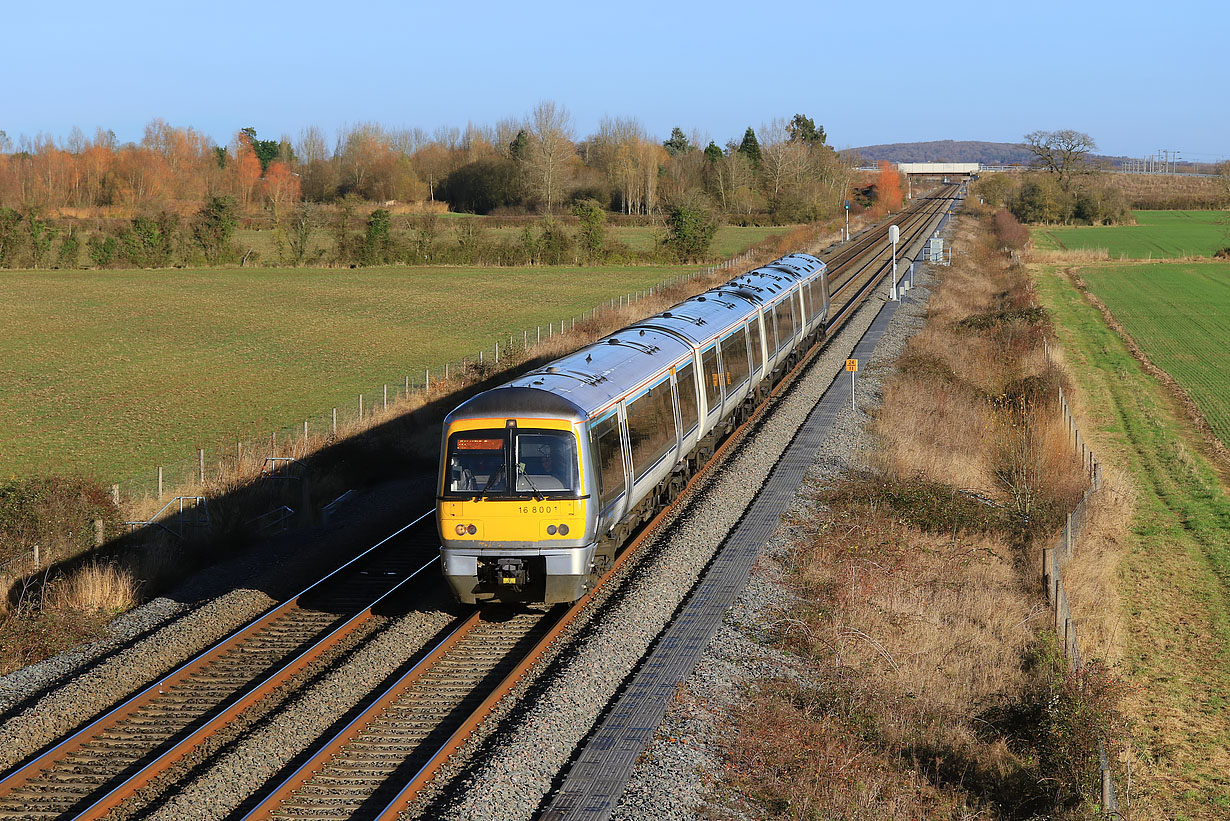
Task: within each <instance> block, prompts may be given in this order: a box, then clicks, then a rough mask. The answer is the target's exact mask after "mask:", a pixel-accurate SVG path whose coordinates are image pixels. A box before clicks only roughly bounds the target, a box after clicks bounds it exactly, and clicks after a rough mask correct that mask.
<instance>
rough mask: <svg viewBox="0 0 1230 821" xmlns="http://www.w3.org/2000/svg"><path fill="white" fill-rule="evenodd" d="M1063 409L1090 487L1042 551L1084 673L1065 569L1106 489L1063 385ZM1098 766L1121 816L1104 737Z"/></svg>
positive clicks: (1063, 630)
mask: <svg viewBox="0 0 1230 821" xmlns="http://www.w3.org/2000/svg"><path fill="white" fill-rule="evenodd" d="M1046 352H1047V355H1048V357H1049V355H1050V346H1049V345H1047V346H1046ZM1059 411H1060V413H1061V414H1062V416H1063V420H1064V424H1065V425H1066V426H1067V431H1068V441H1069V443H1070V444H1071V446H1072V449H1073V451H1074V453H1076V454H1077V455H1078V456H1079V457H1080V460H1081V466H1082V468H1083V469H1084V471H1085V473H1086V476H1087V478H1088V486H1087V487H1086V488H1085V492H1084V494H1083V495H1082V496H1081V499H1080V501H1079V502H1078V503H1077V504H1076V507H1075V508H1074V509H1073V511H1072V512H1071V513H1069V514H1068V516H1067V518H1066V520H1065V521H1064V525H1063V529H1062V530H1061V531H1060V532H1059V535H1058V536H1057V537H1056V540H1055V542H1054V544H1053V546H1052V547H1047V548H1043V550H1042V583H1043V585H1044V586H1045V587H1046V598H1047V602H1048V603H1049V604H1050V605H1051V608H1052V612H1053V614H1054V618H1055V634H1056V636H1057V637H1058V639H1059V642H1060V644H1061V645H1062V647H1063V653H1064V655H1065V656H1066V657H1067V659H1068V668H1069V669H1070V670H1071V671H1072V672H1074V673H1083V672H1084V671H1085V664H1086V662H1085V657H1084V656H1083V655H1082V653H1081V648H1080V641H1079V639H1078V637H1077V621H1076V619H1074V618H1073V617H1072V610H1071V607H1070V606H1069V603H1068V596H1067V592H1066V591H1065V590H1064V585H1063V572H1062V571H1063V566H1064V565H1065V564H1067V562H1068V561H1069V560H1070V559H1071V558H1072V555H1073V553H1074V552H1075V551H1076V550H1077V548H1078V543H1079V541H1080V536H1081V531H1082V530H1083V529H1084V527H1085V525H1086V524H1087V523H1088V520H1089V507H1090V504H1091V500H1092V498H1093V496H1094V494H1096V493H1097V492H1098V491H1100V490H1101V489H1102V465H1101V463H1100V462H1098V460H1097V457H1095V456H1094V453H1093V449H1092V448H1090V447H1089V446H1088V445H1087V444H1086V442H1085V439H1084V437H1083V436H1082V435H1081V432H1080V428H1078V427H1077V425H1076V418H1075V417H1074V416H1073V415H1072V410H1071V408H1069V407H1068V400H1067V397H1066V396H1064V393H1063V388H1062V387H1061V388H1060V389H1059ZM1098 768H1099V770H1100V773H1101V804H1102V812H1103V813H1104V814H1105V815H1106V816H1108V817H1115V818H1117V817H1119V814H1120V810H1119V797H1118V795H1117V793H1116V791H1115V783H1114V778H1113V776H1112V773H1111V768H1110V761H1109V760H1108V759H1107V756H1106V743H1105V741H1104V739H1101V738H1099V739H1098Z"/></svg>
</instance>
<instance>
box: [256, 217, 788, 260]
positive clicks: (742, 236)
mask: <svg viewBox="0 0 1230 821" xmlns="http://www.w3.org/2000/svg"><path fill="white" fill-rule="evenodd" d="M440 216H441V217H444V216H449V217H455V218H454V219H449V220H447V221H443V222H441V224H440V237H439V240H438V241H439V242H447V241H448V240H449V238H450V236H451V232H452V230H453V226H456V225H458V224H459V223H460V222H461V221H462V220H466V219H476V220H479V221H480V224H481V221H482V219H483V218H482V217H474V216H472V215H469V214H456V215H453V214H448V215H445V214H441V215H440ZM394 227H395V228H398V227H400V225H399V223H398V221H397V219H396V218H395V219H394ZM793 227H796V226H790V225H774V226H765V227H762V226H750V227H743V226H738V225H723V226H722V227H720V228H718V230H717V234H716V235H715V236H714V238H713V247H712V255H713V256H714V257H715V258H718V259H727V258H729V257H732V256H735V255H736V254H738V253H740V252H741V251H744V250H746V249H748V248H750V247H751V246H753V245H756V244H757V243H759V242H761V241H763V240H764V239H765V238H766V237H768V236H770V235H772V234H781V233H785V232H786V231H789V230H790V229H791V228H793ZM535 230H536V231H538V230H540V229H539V227H538V226H535ZM521 231H522V229H521V228H517V227H510V226H505V227H500V228H484V233H485V235H486V236H487V238H488V239H490V240H503V241H506V242H507V241H515V240H516V239H517V238H518V237H520V236H521ZM661 234H662V229H661V228H654V227H650V226H626V227H625V226H608V227H607V229H606V236H607V239H608V240H610V241H612V242H618V243H622V244H623V245H626V246H628V248H630V249H631V250H633V251H637V252H645V251H651V250H653V248H654V246H655V245H656V244H657V243H658V240H659V237H660V236H661ZM235 244H236V245H237V246H239V247H240V248H242V249H244V250H247V249H249V248H251V249H254V250H255V251H257V252H258V253H259V254H260V259H261V261H262V263H264V264H269V263H271V262H273V261H274V260H276V259H277V249H276V244H275V234H274V232H273V231H257V230H253V229H243V230H239V231H236V232H235ZM332 247H333V239H332V238H331V237H330V236H329V232H328V231H327V230H326V229H321V230H318V231H317V232H316V233H315V235H314V236H313V239H312V244H311V253H316V252H317V251H323V252H324V253H325V254H326V257H325V258H326V260H327V259H328V253H329V249H331V248H332Z"/></svg>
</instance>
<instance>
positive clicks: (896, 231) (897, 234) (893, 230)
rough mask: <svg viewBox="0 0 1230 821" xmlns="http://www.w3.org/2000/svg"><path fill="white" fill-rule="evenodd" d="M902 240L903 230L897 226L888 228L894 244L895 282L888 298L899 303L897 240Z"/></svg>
mask: <svg viewBox="0 0 1230 821" xmlns="http://www.w3.org/2000/svg"><path fill="white" fill-rule="evenodd" d="M899 239H901V229H900V228H898V227H897V226H895V225H890V226H888V240H889V242H891V243H892V244H893V281H892V285H891V287H890V288H889V289H888V297H889V299H891V300H892V301H893V302H896V301H897V240H899Z"/></svg>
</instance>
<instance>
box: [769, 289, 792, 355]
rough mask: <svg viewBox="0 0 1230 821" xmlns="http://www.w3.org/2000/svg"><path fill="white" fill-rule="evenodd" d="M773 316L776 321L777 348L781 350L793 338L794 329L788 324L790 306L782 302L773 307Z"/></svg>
mask: <svg viewBox="0 0 1230 821" xmlns="http://www.w3.org/2000/svg"><path fill="white" fill-rule="evenodd" d="M773 315H774V317H775V318H776V320H777V347H778V348H783V347H785V346H786V345H787V344H788V343H789V342H790V338H791V337H792V336H794V328H793V327H792V325H791V322H790V306H789V305H787V304H786V302H785V301H784V300H783V301H782V302H779V303H777V304H776V305H774V306H773Z"/></svg>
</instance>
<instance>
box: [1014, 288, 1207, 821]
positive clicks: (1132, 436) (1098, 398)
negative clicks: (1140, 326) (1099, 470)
mask: <svg viewBox="0 0 1230 821" xmlns="http://www.w3.org/2000/svg"><path fill="white" fill-rule="evenodd" d="M1035 281H1036V282H1037V287H1038V293H1039V297H1040V298H1041V300H1042V302H1043V303H1044V304H1045V305H1046V307H1047V309H1048V310H1049V311H1050V312H1051V313H1052V315H1053V316H1054V317H1055V324H1056V326H1057V328H1058V334H1059V339H1060V341H1061V342H1062V344H1063V345H1064V347H1065V349H1066V352H1067V353H1066V356H1067V361H1068V366H1069V368H1070V369H1071V371H1072V373H1073V375H1074V378H1075V380H1076V381H1077V383H1078V384H1079V385H1080V389H1081V390H1080V404H1081V406H1082V415H1083V417H1084V418H1085V419H1086V420H1087V422H1086V423H1085V424H1083V425H1082V429H1083V430H1084V431H1085V432H1086V433H1087V435H1088V438H1089V440H1090V442H1091V443H1092V446H1093V447H1094V449H1095V450H1096V451H1097V452H1098V454H1099V458H1100V459H1101V460H1102V461H1103V463H1104V464H1108V465H1114V466H1118V468H1119V469H1120V470H1121V471H1122V474H1123V475H1122V481H1123V482H1124V483H1125V485H1126V486H1127V487H1128V488H1129V489H1130V492H1131V494H1132V496H1133V497H1134V499H1135V505H1134V511H1133V512H1132V513H1131V518H1130V524H1129V525H1128V529H1127V532H1126V542H1125V545H1124V558H1123V562H1122V565H1121V569H1120V572H1119V574H1118V579H1117V582H1118V587H1119V590H1120V597H1121V599H1122V605H1121V612H1120V617H1121V622H1120V628H1119V630H1120V634H1121V635H1120V636H1119V638H1118V641H1119V642H1120V643H1121V644H1122V660H1123V661H1122V664H1123V666H1124V671H1125V673H1126V674H1127V675H1128V677H1129V680H1130V682H1131V685H1132V689H1131V693H1130V695H1129V697H1128V699H1127V701H1126V706H1127V710H1128V712H1129V714H1130V715H1131V716H1132V717H1133V718H1134V719H1135V721H1134V726H1135V730H1134V737H1133V741H1134V749H1135V756H1134V760H1135V761H1136V762H1137V767H1136V772H1135V773H1134V775H1133V779H1132V785H1133V792H1134V794H1135V795H1137V796H1139V798H1140V803H1139V804H1138V808H1139V813H1140V815H1141V817H1159V818H1208V819H1213V818H1225V817H1226V814H1227V812H1228V811H1230V776H1228V775H1227V774H1228V773H1230V705H1227V694H1228V693H1230V500H1228V499H1227V496H1226V493H1225V491H1224V489H1223V488H1222V486H1221V484H1220V482H1219V480H1218V477H1217V475H1216V474H1215V472H1214V471H1213V469H1212V467H1211V466H1210V465H1209V464H1208V462H1207V461H1206V460H1205V459H1204V458H1203V457H1202V456H1201V455H1200V452H1199V451H1200V448H1199V446H1198V442H1199V438H1198V434H1197V433H1196V432H1195V431H1194V430H1193V429H1192V427H1191V426H1190V425H1189V424H1188V423H1187V422H1186V421H1184V420H1183V418H1182V416H1181V414H1179V413H1177V411H1176V407H1175V405H1174V403H1173V402H1172V401H1171V400H1170V398H1169V397H1168V396H1167V395H1166V393H1165V391H1163V390H1162V389H1161V387H1160V386H1159V385H1158V384H1157V382H1156V381H1154V380H1153V379H1152V378H1150V377H1149V376H1148V375H1147V374H1145V373H1144V371H1143V370H1142V368H1141V366H1140V365H1139V363H1138V362H1137V361H1136V360H1135V359H1134V358H1133V357H1132V356H1131V354H1130V353H1129V352H1128V350H1127V348H1126V347H1125V345H1124V343H1123V341H1122V340H1121V339H1119V338H1118V337H1117V336H1116V335H1115V333H1114V332H1113V331H1111V330H1110V329H1109V328H1108V327H1107V326H1106V324H1105V323H1104V321H1103V319H1102V316H1101V315H1100V313H1099V312H1098V311H1097V310H1096V309H1095V308H1094V307H1093V306H1091V305H1090V304H1089V303H1088V302H1087V301H1086V300H1085V299H1083V298H1082V296H1081V294H1080V293H1079V292H1078V291H1077V289H1076V288H1075V287H1074V285H1073V284H1072V282H1071V280H1070V279H1069V278H1068V277H1067V276H1066V275H1065V274H1064V272H1063V270H1062V269H1061V268H1059V267H1056V266H1039V267H1037V268H1036V269H1035Z"/></svg>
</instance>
